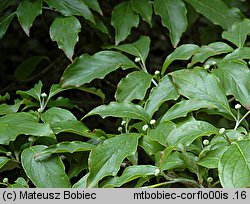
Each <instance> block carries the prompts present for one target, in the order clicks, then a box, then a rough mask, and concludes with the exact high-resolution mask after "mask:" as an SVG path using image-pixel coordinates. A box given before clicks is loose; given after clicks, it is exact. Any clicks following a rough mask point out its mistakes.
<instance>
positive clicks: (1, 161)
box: [0, 156, 10, 169]
mask: <svg viewBox="0 0 250 204" xmlns="http://www.w3.org/2000/svg"><path fill="white" fill-rule="evenodd" d="M9 161H10V159H9V158H8V157H3V156H0V169H2V168H3V167H4V166H5V165H6V164H7V163H8V162H9Z"/></svg>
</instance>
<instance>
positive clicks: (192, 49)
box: [162, 44, 199, 74]
mask: <svg viewBox="0 0 250 204" xmlns="http://www.w3.org/2000/svg"><path fill="white" fill-rule="evenodd" d="M198 50H199V46H198V45H194V44H184V45H181V46H179V47H177V48H176V49H175V50H174V52H172V53H171V54H170V55H168V56H167V58H166V59H165V61H164V63H163V66H162V73H163V74H164V73H165V71H166V69H167V68H168V66H169V65H170V64H171V63H172V62H173V61H175V60H188V59H189V58H190V57H192V55H193V54H195V53H196V52H197V51H198Z"/></svg>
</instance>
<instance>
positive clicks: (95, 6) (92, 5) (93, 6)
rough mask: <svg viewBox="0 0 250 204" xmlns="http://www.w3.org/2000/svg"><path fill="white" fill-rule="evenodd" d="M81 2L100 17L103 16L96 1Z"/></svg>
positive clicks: (85, 0)
mask: <svg viewBox="0 0 250 204" xmlns="http://www.w3.org/2000/svg"><path fill="white" fill-rule="evenodd" d="M83 2H84V3H85V4H86V5H87V6H88V7H89V8H91V9H93V10H94V11H96V12H98V13H99V14H100V15H103V13H102V10H101V8H100V5H99V3H98V1H97V0H83Z"/></svg>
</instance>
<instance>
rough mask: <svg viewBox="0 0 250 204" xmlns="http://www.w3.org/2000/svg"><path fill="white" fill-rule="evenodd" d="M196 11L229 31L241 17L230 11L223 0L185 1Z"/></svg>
mask: <svg viewBox="0 0 250 204" xmlns="http://www.w3.org/2000/svg"><path fill="white" fill-rule="evenodd" d="M185 1H186V2H188V3H189V4H191V5H192V6H193V7H194V9H195V10H196V11H197V12H198V13H200V14H202V15H203V16H205V17H206V18H207V19H208V20H210V21H211V22H212V23H213V24H215V25H220V26H221V27H222V28H223V29H229V28H230V27H231V26H232V25H233V24H234V23H235V22H237V21H240V20H241V17H240V16H239V15H236V12H235V11H232V10H230V9H229V8H228V7H227V5H226V4H225V3H224V2H223V1H222V0H209V1H207V0H199V1H197V0H185Z"/></svg>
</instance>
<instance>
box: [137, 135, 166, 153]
mask: <svg viewBox="0 0 250 204" xmlns="http://www.w3.org/2000/svg"><path fill="white" fill-rule="evenodd" d="M140 146H141V147H142V148H143V149H144V150H145V152H146V153H147V154H148V155H150V156H151V155H156V154H157V153H158V152H160V151H162V150H164V148H165V147H164V146H163V145H161V144H160V143H159V142H156V141H155V140H153V139H151V137H149V136H148V135H144V136H143V137H142V138H141V140H140Z"/></svg>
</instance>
